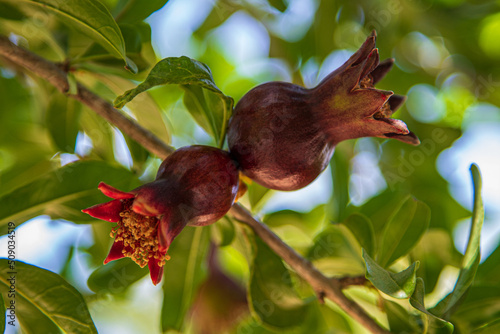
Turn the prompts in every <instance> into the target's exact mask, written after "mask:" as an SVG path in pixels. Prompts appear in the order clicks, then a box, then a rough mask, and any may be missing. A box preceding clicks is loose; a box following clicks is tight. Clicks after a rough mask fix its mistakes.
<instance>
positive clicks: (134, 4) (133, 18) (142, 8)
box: [116, 0, 168, 23]
mask: <svg viewBox="0 0 500 334" xmlns="http://www.w3.org/2000/svg"><path fill="white" fill-rule="evenodd" d="M121 2H122V3H124V4H123V7H122V9H121V11H120V13H118V15H116V20H117V21H118V22H130V23H133V22H137V21H142V20H144V19H145V18H147V17H148V16H149V15H151V14H153V13H154V12H156V11H157V10H159V9H160V8H162V7H163V6H165V4H166V3H167V2H168V0H148V1H140V0H125V1H121Z"/></svg>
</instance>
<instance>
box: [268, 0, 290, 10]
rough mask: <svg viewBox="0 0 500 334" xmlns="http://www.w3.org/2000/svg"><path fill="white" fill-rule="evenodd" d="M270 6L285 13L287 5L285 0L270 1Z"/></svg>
mask: <svg viewBox="0 0 500 334" xmlns="http://www.w3.org/2000/svg"><path fill="white" fill-rule="evenodd" d="M269 4H270V5H271V6H273V7H274V8H276V9H277V10H279V11H280V12H284V11H285V10H286V7H287V5H286V3H285V1H283V0H269Z"/></svg>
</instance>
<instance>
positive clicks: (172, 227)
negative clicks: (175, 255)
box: [158, 215, 187, 253]
mask: <svg viewBox="0 0 500 334" xmlns="http://www.w3.org/2000/svg"><path fill="white" fill-rule="evenodd" d="M179 216H180V215H179ZM186 224H187V221H185V219H182V217H180V218H177V219H175V218H174V219H172V217H171V216H169V215H163V216H162V217H161V220H160V224H159V226H158V242H159V245H158V246H159V248H160V252H163V253H166V252H167V250H168V248H169V247H170V244H171V243H172V241H174V239H175V237H176V236H178V235H179V233H181V231H182V229H184V227H185V226H186Z"/></svg>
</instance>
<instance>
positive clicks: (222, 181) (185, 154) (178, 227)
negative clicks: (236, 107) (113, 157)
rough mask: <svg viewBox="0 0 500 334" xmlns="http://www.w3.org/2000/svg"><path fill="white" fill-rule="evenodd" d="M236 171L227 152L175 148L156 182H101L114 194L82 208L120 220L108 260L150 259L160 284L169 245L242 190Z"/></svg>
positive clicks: (219, 213) (219, 212)
mask: <svg viewBox="0 0 500 334" xmlns="http://www.w3.org/2000/svg"><path fill="white" fill-rule="evenodd" d="M238 173H239V171H238V169H237V168H236V164H235V162H234V161H233V160H231V159H230V157H229V154H228V152H226V151H222V150H220V149H217V148H214V147H208V146H200V145H195V146H189V147H183V148H180V149H178V150H176V151H175V152H174V153H172V154H171V155H170V156H169V157H168V158H167V159H165V160H164V161H163V163H162V164H161V165H160V168H159V169H158V173H157V176H156V179H155V180H154V181H153V182H150V183H147V184H144V185H142V186H140V187H138V188H136V189H134V190H132V191H129V192H123V191H120V190H118V189H115V188H113V187H111V186H110V185H107V184H105V183H103V182H101V183H100V184H99V187H98V188H99V190H101V191H102V193H103V194H104V195H106V196H108V197H111V198H113V200H112V201H110V202H106V203H103V204H98V205H95V206H92V207H90V208H88V209H85V210H83V212H85V213H87V214H89V215H91V216H92V217H95V218H98V219H102V220H106V221H109V222H112V223H117V225H116V226H115V227H114V228H113V229H112V231H111V236H112V237H113V238H115V241H114V243H113V245H112V247H111V250H110V252H109V255H108V256H107V257H106V259H105V260H104V264H106V263H108V262H109V261H113V260H117V259H120V258H122V257H130V258H132V260H134V261H135V262H136V263H137V264H139V265H140V266H141V267H144V266H145V265H148V267H149V271H150V274H151V280H152V281H153V284H155V285H156V284H158V283H159V282H160V281H161V278H162V276H163V265H164V264H165V261H166V260H167V258H168V255H167V251H168V248H169V246H170V244H171V243H172V241H173V240H174V238H175V237H176V236H177V235H178V234H179V233H180V232H181V231H182V229H183V228H184V227H185V226H186V225H193V226H204V225H208V224H212V223H214V222H216V221H217V220H219V219H220V218H222V217H223V216H224V215H225V214H226V212H227V211H229V209H230V208H231V206H232V205H233V203H234V201H235V199H236V195H237V193H238V184H239V175H238Z"/></svg>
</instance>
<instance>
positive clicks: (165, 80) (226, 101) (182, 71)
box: [114, 56, 233, 146]
mask: <svg viewBox="0 0 500 334" xmlns="http://www.w3.org/2000/svg"><path fill="white" fill-rule="evenodd" d="M167 84H178V85H193V86H199V87H201V88H204V89H206V90H208V91H210V92H213V93H215V94H216V95H217V96H218V97H219V98H220V100H221V102H222V108H219V110H209V109H207V108H203V107H200V108H196V110H197V112H199V113H200V114H201V115H202V116H203V117H202V119H203V121H202V122H201V123H200V125H201V126H202V127H210V129H211V131H210V132H211V133H212V134H213V135H219V136H218V137H216V138H215V140H216V141H217V143H218V144H219V146H222V143H223V141H224V138H225V133H226V126H227V121H228V120H229V117H230V116H231V113H232V109H233V99H232V98H231V97H229V96H226V95H224V94H223V93H222V92H221V90H220V89H219V88H218V87H217V86H216V85H215V82H214V80H213V77H212V73H211V72H210V69H209V67H208V66H207V65H205V64H203V63H201V62H199V61H197V60H195V59H191V58H188V57H185V56H182V57H169V58H165V59H162V60H160V61H159V62H158V63H157V64H156V65H155V67H153V69H152V70H151V72H149V74H148V76H147V78H146V80H145V81H144V82H143V83H141V84H139V85H138V86H137V87H136V88H134V89H131V90H128V91H126V92H125V93H124V94H122V95H120V96H118V97H117V98H116V100H115V102H114V104H115V107H117V108H122V107H123V106H125V104H127V103H128V102H130V101H131V100H132V99H134V98H135V97H136V96H137V95H138V94H140V93H142V92H144V91H146V90H148V89H151V88H153V87H155V86H158V85H167ZM193 89H194V91H195V92H198V93H196V94H195V93H193V94H192V95H194V97H195V98H196V99H195V101H194V102H193V103H200V102H199V101H201V98H200V94H201V93H200V92H199V90H198V89H196V88H193ZM189 90H190V92H192V91H193V90H192V89H189ZM190 97H193V96H190ZM196 100H199V101H198V102H196ZM216 115H217V116H216ZM195 120H199V118H197V117H195Z"/></svg>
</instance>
